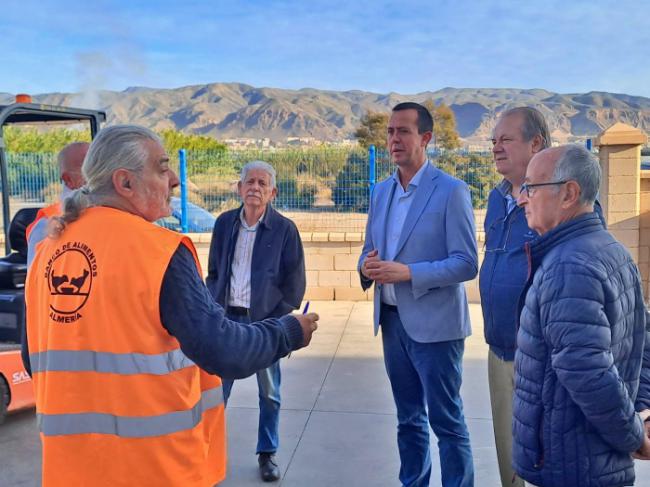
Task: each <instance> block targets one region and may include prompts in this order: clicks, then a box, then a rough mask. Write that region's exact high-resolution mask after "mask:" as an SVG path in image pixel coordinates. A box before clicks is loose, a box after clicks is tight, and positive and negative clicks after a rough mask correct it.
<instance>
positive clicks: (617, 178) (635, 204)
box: [596, 123, 650, 299]
mask: <svg viewBox="0 0 650 487" xmlns="http://www.w3.org/2000/svg"><path fill="white" fill-rule="evenodd" d="M646 142H647V137H646V135H645V134H644V133H643V132H641V131H640V130H639V129H636V128H634V127H631V126H629V125H625V124H623V123H616V124H614V125H612V126H611V127H610V128H608V129H607V130H605V131H603V132H602V133H601V134H600V135H599V136H598V139H597V140H596V145H597V146H598V147H599V153H598V155H599V158H600V165H601V168H602V171H603V178H602V182H601V187H600V200H601V203H602V205H603V212H604V215H605V219H606V221H607V226H608V229H609V231H610V232H611V233H612V234H613V235H614V237H616V239H618V240H619V241H620V242H621V243H622V244H623V245H625V246H626V247H627V249H628V250H629V251H630V254H631V255H632V257H633V258H634V260H635V261H636V263H637V264H638V266H639V271H640V272H641V278H642V281H643V286H644V296H645V297H646V299H647V298H648V296H649V295H648V292H649V286H648V284H649V280H650V267H649V266H648V253H649V252H650V213H649V210H650V179H648V175H647V174H646V173H647V172H650V171H643V173H644V174H641V173H642V171H641V146H642V145H643V144H645V143H646Z"/></svg>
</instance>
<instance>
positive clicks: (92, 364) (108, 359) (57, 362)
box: [29, 348, 195, 375]
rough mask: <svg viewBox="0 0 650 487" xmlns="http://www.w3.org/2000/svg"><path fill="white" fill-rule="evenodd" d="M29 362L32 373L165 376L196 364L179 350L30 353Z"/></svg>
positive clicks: (52, 351)
mask: <svg viewBox="0 0 650 487" xmlns="http://www.w3.org/2000/svg"><path fill="white" fill-rule="evenodd" d="M29 362H30V364H31V366H32V373H36V372H98V373H105V374H121V375H131V374H153V375H165V374H169V373H171V372H175V371H177V370H181V369H184V368H186V367H191V366H193V365H195V364H194V362H192V361H191V360H190V359H189V358H187V357H186V356H185V354H184V353H183V352H182V351H181V350H180V349H179V348H177V349H176V350H171V351H169V352H165V353H160V354H155V355H149V354H144V353H109V352H93V351H90V350H47V351H45V352H39V353H32V354H30V355H29Z"/></svg>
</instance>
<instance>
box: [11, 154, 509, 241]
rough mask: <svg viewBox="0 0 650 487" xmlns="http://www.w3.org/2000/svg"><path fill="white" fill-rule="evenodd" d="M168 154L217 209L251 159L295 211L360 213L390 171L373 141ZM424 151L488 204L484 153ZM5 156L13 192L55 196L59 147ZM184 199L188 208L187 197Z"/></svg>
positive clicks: (232, 194)
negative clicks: (268, 172) (364, 145)
mask: <svg viewBox="0 0 650 487" xmlns="http://www.w3.org/2000/svg"><path fill="white" fill-rule="evenodd" d="M170 156H171V157H172V160H173V163H174V164H176V169H178V171H179V176H180V179H181V181H182V184H181V196H182V201H183V202H186V201H190V202H192V203H194V204H197V205H199V206H202V207H203V208H205V209H207V210H208V211H210V212H211V213H214V214H218V213H221V212H222V211H224V210H226V209H230V208H234V207H236V206H237V205H238V204H239V197H238V195H237V193H236V186H237V181H238V179H239V172H240V171H241V168H242V167H243V165H244V164H245V163H247V162H249V161H252V160H264V161H267V162H269V163H270V164H271V165H273V167H274V168H275V169H276V171H277V181H276V184H277V187H278V197H277V199H276V201H275V206H276V207H277V208H278V209H280V210H281V211H283V212H285V213H292V214H293V213H304V212H309V213H359V214H363V213H365V212H367V210H368V203H369V196H370V192H371V191H372V188H373V186H374V184H375V183H376V182H377V181H381V180H382V179H384V178H386V177H387V176H388V175H389V174H390V173H391V172H392V171H394V166H393V165H392V164H391V162H390V158H389V156H388V154H387V153H386V151H384V150H379V149H375V147H371V148H370V149H369V150H367V151H366V150H364V149H361V148H358V147H312V148H300V149H282V150H272V149H266V150H236V151H234V150H228V151H190V150H188V151H185V150H181V151H179V153H177V154H170ZM429 156H430V158H431V159H432V160H433V161H434V163H435V164H436V165H437V166H439V167H440V168H442V169H443V170H445V171H447V172H449V173H450V174H452V175H454V176H456V177H458V178H460V179H462V180H464V181H465V182H466V183H467V184H468V185H469V187H470V189H471V191H472V200H473V203H474V206H475V207H476V208H483V207H484V206H485V203H486V200H487V195H488V192H489V191H490V189H491V188H492V187H494V185H495V184H496V182H497V181H498V180H499V176H498V175H497V174H496V172H495V170H494V166H493V164H492V160H491V155H490V154H489V153H463V152H450V153H431V154H430V155H429ZM8 163H9V181H10V185H11V197H12V198H13V199H14V200H17V201H23V202H26V203H34V204H38V203H48V202H51V201H54V200H56V198H57V195H58V193H59V191H60V184H59V176H58V168H57V164H56V154H53V153H36V154H15V153H9V154H8ZM183 207H185V208H186V203H185V205H183ZM186 213H187V212H186V211H185V212H184V214H186ZM338 220H339V221H340V219H338ZM320 221H323V217H322V216H321V220H320ZM184 228H186V226H185V227H184Z"/></svg>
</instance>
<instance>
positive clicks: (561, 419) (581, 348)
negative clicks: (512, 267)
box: [512, 213, 650, 487]
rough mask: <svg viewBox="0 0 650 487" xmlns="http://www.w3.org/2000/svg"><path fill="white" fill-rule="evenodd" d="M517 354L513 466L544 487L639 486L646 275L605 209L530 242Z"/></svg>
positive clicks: (647, 331) (649, 366)
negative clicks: (606, 222)
mask: <svg viewBox="0 0 650 487" xmlns="http://www.w3.org/2000/svg"><path fill="white" fill-rule="evenodd" d="M529 255H530V262H531V269H530V271H531V276H533V277H532V278H531V279H530V280H529V289H528V292H527V294H526V298H525V305H524V307H523V310H522V312H521V319H520V328H519V332H518V335H517V352H516V355H515V374H516V375H515V377H516V379H515V396H514V404H513V435H514V442H513V453H512V455H513V466H514V468H515V470H516V471H517V473H518V474H519V475H520V476H521V477H522V478H524V479H525V480H527V481H528V482H531V483H533V484H535V485H537V486H540V487H592V486H599V487H618V486H623V485H632V483H633V482H634V463H633V460H632V458H631V456H630V453H631V452H634V451H635V450H637V449H638V448H640V446H641V444H642V440H643V434H644V430H643V423H642V422H641V419H640V417H639V415H638V414H635V410H636V411H641V410H643V409H647V408H650V327H649V326H648V324H647V323H646V312H645V306H644V303H643V291H642V286H641V279H640V275H639V271H638V269H637V267H636V265H635V264H634V261H633V260H632V257H631V256H630V254H629V253H628V251H627V250H626V249H625V248H624V247H623V245H621V244H620V243H619V242H618V241H616V240H615V239H614V237H612V235H611V234H610V233H609V232H607V231H606V230H605V229H604V228H603V225H602V223H601V220H600V218H599V216H598V215H597V214H596V213H589V214H585V215H581V216H579V217H577V218H575V219H573V220H570V221H568V222H565V223H563V224H561V225H559V226H558V227H556V228H555V229H553V230H551V231H550V232H548V233H546V234H544V235H543V236H541V237H539V238H538V239H536V240H535V242H534V243H532V244H531V245H529Z"/></svg>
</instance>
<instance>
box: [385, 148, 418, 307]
mask: <svg viewBox="0 0 650 487" xmlns="http://www.w3.org/2000/svg"><path fill="white" fill-rule="evenodd" d="M427 164H429V161H425V163H424V164H422V167H421V168H420V169H418V172H416V173H415V175H414V176H413V178H412V179H411V180H410V181H409V184H408V186H407V187H406V191H405V190H404V188H403V187H402V183H401V182H400V180H399V176H398V174H397V171H395V172H394V173H393V176H392V177H393V179H394V180H395V183H396V185H395V192H394V193H393V197H392V199H391V202H390V208H389V209H388V215H387V221H386V236H385V238H386V242H385V246H384V248H385V252H386V255H380V256H379V257H380V259H381V260H394V259H395V256H396V255H395V254H396V253H397V244H398V243H399V238H400V236H401V235H402V229H403V228H404V222H405V221H406V216H407V215H408V212H409V209H410V208H411V204H412V203H413V199H414V198H415V191H416V190H417V187H418V185H419V184H420V180H421V179H422V173H424V170H425V167H426V165H427ZM381 300H382V302H384V303H386V304H391V305H393V306H397V296H396V295H395V285H394V284H384V285H383V286H382V287H381Z"/></svg>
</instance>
